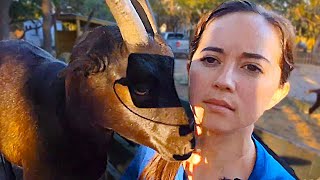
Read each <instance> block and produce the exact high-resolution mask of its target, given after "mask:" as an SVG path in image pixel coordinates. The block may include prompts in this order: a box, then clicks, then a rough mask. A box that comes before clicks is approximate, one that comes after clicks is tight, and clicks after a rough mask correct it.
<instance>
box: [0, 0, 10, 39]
mask: <svg viewBox="0 0 320 180" xmlns="http://www.w3.org/2000/svg"><path fill="white" fill-rule="evenodd" d="M11 2H12V0H0V27H1V28H0V40H4V39H9V37H10V26H9V22H10V17H9V9H10V5H11Z"/></svg>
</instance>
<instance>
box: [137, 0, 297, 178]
mask: <svg viewBox="0 0 320 180" xmlns="http://www.w3.org/2000/svg"><path fill="white" fill-rule="evenodd" d="M236 12H253V13H256V14H259V15H261V16H262V17H264V18H265V19H266V20H267V22H269V23H270V24H271V25H273V26H274V27H275V28H277V29H278V30H279V32H280V37H279V38H280V43H281V50H282V51H281V53H282V55H281V58H280V60H279V65H280V68H281V77H280V85H283V84H284V83H285V82H287V80H288V77H289V75H290V72H291V71H292V70H293V67H294V62H293V49H294V38H295V33H294V28H293V26H292V24H291V23H290V21H289V20H288V19H286V18H284V17H283V16H281V15H279V14H277V13H275V12H273V11H269V10H266V9H265V8H263V7H262V6H259V5H256V4H254V3H252V2H249V1H239V0H238V1H227V2H224V3H222V4H221V5H220V6H218V7H217V8H216V9H215V10H213V11H212V12H210V13H208V14H206V15H204V16H203V17H202V18H201V19H200V20H199V22H198V24H197V26H196V28H195V31H194V32H195V34H194V38H193V40H192V42H191V44H190V54H189V60H188V66H190V65H191V59H192V57H193V55H194V53H195V52H196V50H197V48H198V46H199V42H200V40H201V37H202V34H203V32H204V30H205V29H206V27H207V25H208V23H209V22H211V21H213V20H215V19H217V18H219V17H222V16H224V15H227V14H231V13H236ZM181 164H182V163H181V162H169V161H166V160H164V159H163V158H162V157H161V156H160V155H159V154H156V155H155V156H154V157H153V159H152V160H151V161H150V163H149V164H148V165H147V166H146V167H145V169H144V170H143V172H142V174H141V175H140V179H147V180H151V179H152V180H160V179H161V180H173V179H174V178H175V176H176V174H177V172H178V169H179V167H180V166H181Z"/></svg>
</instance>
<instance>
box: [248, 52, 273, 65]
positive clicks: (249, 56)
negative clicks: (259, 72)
mask: <svg viewBox="0 0 320 180" xmlns="http://www.w3.org/2000/svg"><path fill="white" fill-rule="evenodd" d="M242 57H244V58H251V59H257V60H264V61H266V62H268V63H271V62H270V61H269V60H268V59H267V58H265V57H263V56H262V55H260V54H256V53H248V52H243V53H242Z"/></svg>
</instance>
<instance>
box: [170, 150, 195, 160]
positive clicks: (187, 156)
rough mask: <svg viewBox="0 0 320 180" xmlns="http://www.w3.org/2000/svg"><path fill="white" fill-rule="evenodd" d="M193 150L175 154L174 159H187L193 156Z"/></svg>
mask: <svg viewBox="0 0 320 180" xmlns="http://www.w3.org/2000/svg"><path fill="white" fill-rule="evenodd" d="M191 154H192V152H190V153H188V154H184V155H176V154H175V155H173V159H175V160H177V161H183V160H187V159H188V158H189V157H190V156H191Z"/></svg>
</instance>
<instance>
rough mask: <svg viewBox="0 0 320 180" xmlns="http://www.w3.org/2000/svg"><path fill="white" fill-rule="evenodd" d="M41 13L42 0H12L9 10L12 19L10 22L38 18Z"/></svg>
mask: <svg viewBox="0 0 320 180" xmlns="http://www.w3.org/2000/svg"><path fill="white" fill-rule="evenodd" d="M41 15H42V14H41V1H40V0H33V1H30V0H18V1H12V4H11V6H10V10H9V16H10V18H11V19H12V20H11V23H10V24H14V23H19V22H23V21H25V20H29V19H38V18H39V17H41Z"/></svg>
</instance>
